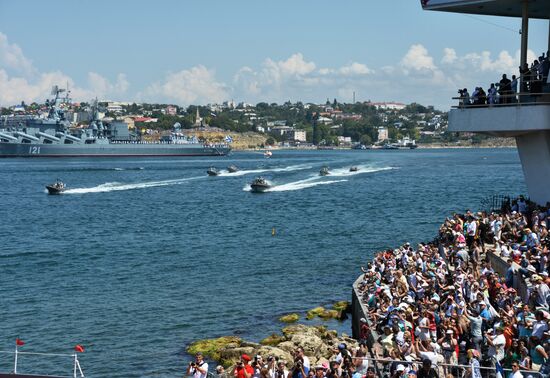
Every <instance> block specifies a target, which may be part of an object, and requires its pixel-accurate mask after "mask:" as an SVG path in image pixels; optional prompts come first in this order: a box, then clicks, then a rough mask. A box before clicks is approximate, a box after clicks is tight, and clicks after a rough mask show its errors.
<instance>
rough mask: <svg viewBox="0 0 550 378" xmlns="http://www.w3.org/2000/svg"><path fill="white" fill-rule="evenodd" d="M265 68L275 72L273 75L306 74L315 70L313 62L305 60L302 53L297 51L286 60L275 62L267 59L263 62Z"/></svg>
mask: <svg viewBox="0 0 550 378" xmlns="http://www.w3.org/2000/svg"><path fill="white" fill-rule="evenodd" d="M264 66H265V67H266V70H269V71H271V72H273V73H274V74H275V76H278V77H280V76H292V75H307V74H309V73H311V72H313V71H314V70H315V63H313V62H306V61H305V60H304V57H303V55H302V54H300V53H297V54H294V55H292V56H290V58H288V59H287V60H283V61H279V62H275V61H273V60H271V59H269V58H268V59H267V60H266V61H265V63H264Z"/></svg>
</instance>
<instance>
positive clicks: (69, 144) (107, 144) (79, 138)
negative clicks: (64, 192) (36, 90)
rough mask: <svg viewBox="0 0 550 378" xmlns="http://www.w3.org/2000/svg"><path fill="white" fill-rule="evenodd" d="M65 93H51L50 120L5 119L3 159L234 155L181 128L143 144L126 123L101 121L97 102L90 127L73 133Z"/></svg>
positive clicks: (0, 133)
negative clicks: (65, 106) (187, 135)
mask: <svg viewBox="0 0 550 378" xmlns="http://www.w3.org/2000/svg"><path fill="white" fill-rule="evenodd" d="M64 91H65V90H64V89H59V88H58V87H57V86H54V88H53V89H52V95H55V98H54V99H53V100H51V101H46V105H47V106H48V115H47V117H45V118H39V117H27V118H21V119H11V120H10V121H11V122H10V124H9V125H8V122H7V118H6V119H4V122H3V124H2V123H0V157H128V156H224V155H227V154H228V153H229V152H230V151H231V147H230V146H229V144H227V143H219V144H208V143H201V142H199V141H198V140H197V139H196V138H194V137H193V138H190V137H186V136H185V135H183V134H182V133H180V132H179V129H178V127H177V126H179V124H176V125H174V129H173V130H172V132H171V133H170V134H169V135H164V136H163V137H162V138H161V139H160V140H159V141H155V142H150V141H144V140H142V139H141V138H139V137H137V136H136V135H135V134H133V133H130V131H129V130H128V125H127V124H126V123H125V122H121V121H116V120H115V121H112V122H109V123H104V122H102V121H101V120H99V118H98V117H97V114H98V111H97V101H96V102H95V106H93V107H92V115H91V121H90V123H89V126H88V127H87V128H85V129H79V130H73V131H71V130H70V129H69V126H70V122H69V121H68V120H67V119H66V118H65V112H64V111H63V109H61V107H60V106H59V105H60V103H61V102H62V99H61V98H60V94H61V93H62V92H64ZM67 98H68V95H67Z"/></svg>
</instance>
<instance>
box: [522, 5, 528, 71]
mask: <svg viewBox="0 0 550 378" xmlns="http://www.w3.org/2000/svg"><path fill="white" fill-rule="evenodd" d="M528 12H529V1H528V0H523V4H522V13H521V61H520V65H521V66H523V65H524V64H525V63H527V41H528V37H529V13H528Z"/></svg>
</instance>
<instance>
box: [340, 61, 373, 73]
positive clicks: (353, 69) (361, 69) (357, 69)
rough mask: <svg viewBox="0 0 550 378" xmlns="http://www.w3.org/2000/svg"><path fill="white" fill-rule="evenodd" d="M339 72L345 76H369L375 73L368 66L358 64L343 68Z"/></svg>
mask: <svg viewBox="0 0 550 378" xmlns="http://www.w3.org/2000/svg"><path fill="white" fill-rule="evenodd" d="M339 71H340V73H341V74H342V75H345V76H353V75H368V74H370V73H373V71H372V70H371V69H370V68H368V67H367V66H366V65H364V64H361V63H357V62H353V63H351V64H350V65H349V66H344V67H341V68H340V70H339Z"/></svg>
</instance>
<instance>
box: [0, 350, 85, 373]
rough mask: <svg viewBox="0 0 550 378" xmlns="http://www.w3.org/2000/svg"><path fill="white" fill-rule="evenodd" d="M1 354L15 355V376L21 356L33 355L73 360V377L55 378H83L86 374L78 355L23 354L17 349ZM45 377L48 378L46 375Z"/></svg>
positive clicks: (1, 351) (0, 351)
mask: <svg viewBox="0 0 550 378" xmlns="http://www.w3.org/2000/svg"><path fill="white" fill-rule="evenodd" d="M0 353H3V354H13V355H14V362H13V374H17V368H18V362H19V356H20V355H33V356H47V357H71V358H72V360H73V375H71V376H59V375H56V376H52V377H55V378H61V377H67V378H71V377H72V378H78V377H80V378H83V377H84V373H83V372H82V368H81V367H80V362H79V361H78V354H77V353H73V354H63V353H38V352H21V351H19V350H18V349H17V348H16V349H15V351H3V350H0ZM43 376H48V375H46V374H44V375H43Z"/></svg>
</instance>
